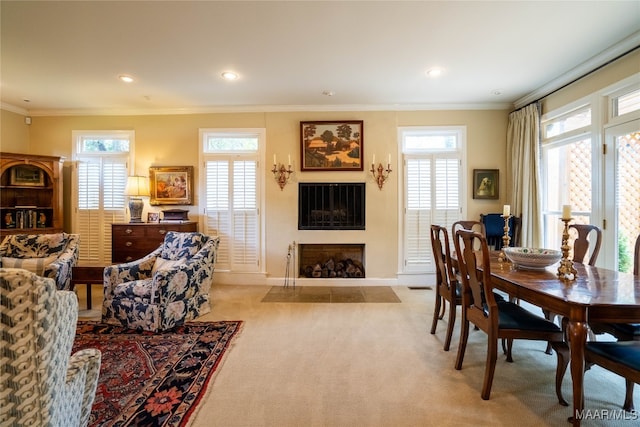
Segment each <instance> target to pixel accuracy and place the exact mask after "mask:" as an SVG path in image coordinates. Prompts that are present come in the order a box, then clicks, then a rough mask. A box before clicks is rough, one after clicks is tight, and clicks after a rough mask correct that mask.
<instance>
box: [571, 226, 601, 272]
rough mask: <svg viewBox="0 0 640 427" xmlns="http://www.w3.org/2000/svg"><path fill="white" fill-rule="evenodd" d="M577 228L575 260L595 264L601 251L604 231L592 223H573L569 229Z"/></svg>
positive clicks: (574, 243)
mask: <svg viewBox="0 0 640 427" xmlns="http://www.w3.org/2000/svg"><path fill="white" fill-rule="evenodd" d="M572 229H573V230H575V231H576V232H577V237H576V239H575V240H574V241H573V261H575V262H579V263H581V264H585V263H586V264H589V265H595V264H596V260H597V259H598V253H600V244H601V243H602V231H601V230H600V228H599V227H597V226H595V225H591V224H571V225H570V226H569V230H572Z"/></svg>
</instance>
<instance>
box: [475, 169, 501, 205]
mask: <svg viewBox="0 0 640 427" xmlns="http://www.w3.org/2000/svg"><path fill="white" fill-rule="evenodd" d="M499 173H500V171H499V170H498V169H474V170H473V198H474V199H497V198H499V191H498V182H499V181H498V179H499V177H500V176H499Z"/></svg>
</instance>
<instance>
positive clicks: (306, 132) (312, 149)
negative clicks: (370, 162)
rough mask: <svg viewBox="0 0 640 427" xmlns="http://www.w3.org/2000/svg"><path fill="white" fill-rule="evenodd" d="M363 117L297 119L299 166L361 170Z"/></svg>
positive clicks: (317, 168)
mask: <svg viewBox="0 0 640 427" xmlns="http://www.w3.org/2000/svg"><path fill="white" fill-rule="evenodd" d="M362 143H363V121H362V120H347V121H320V122H300V153H301V155H300V156H301V159H300V164H301V170H303V171H361V170H363V165H362V155H363V153H362Z"/></svg>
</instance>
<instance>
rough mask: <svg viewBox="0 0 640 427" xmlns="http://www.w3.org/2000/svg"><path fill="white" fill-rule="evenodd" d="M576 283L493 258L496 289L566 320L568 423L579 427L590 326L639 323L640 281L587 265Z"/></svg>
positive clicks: (554, 271)
mask: <svg viewBox="0 0 640 427" xmlns="http://www.w3.org/2000/svg"><path fill="white" fill-rule="evenodd" d="M573 266H574V268H575V271H576V274H575V277H573V278H572V279H566V278H564V277H561V276H559V275H558V266H557V264H555V265H554V266H551V267H546V268H544V269H526V268H523V267H519V266H516V265H514V264H513V263H511V262H509V261H500V260H499V259H498V256H497V255H496V256H493V255H492V257H491V267H490V268H491V278H492V284H493V287H494V288H495V289H498V290H501V291H503V292H505V293H507V294H508V295H509V296H510V298H514V299H521V300H524V301H527V302H529V303H531V304H533V305H536V306H538V307H540V308H542V309H545V310H548V311H550V312H552V313H556V314H559V315H561V316H564V317H565V318H566V319H567V338H568V340H569V348H570V351H571V360H570V371H571V379H572V386H573V412H572V416H571V417H569V421H571V422H572V423H573V425H574V426H579V425H580V422H581V418H583V413H584V412H583V409H584V408H583V405H584V399H583V396H584V370H585V359H584V350H585V344H586V342H587V336H588V331H589V323H590V322H610V323H640V276H634V275H632V274H630V273H622V272H618V271H615V270H609V269H606V268H600V267H595V266H591V265H587V264H581V263H573Z"/></svg>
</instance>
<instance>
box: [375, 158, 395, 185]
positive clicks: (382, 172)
mask: <svg viewBox="0 0 640 427" xmlns="http://www.w3.org/2000/svg"><path fill="white" fill-rule="evenodd" d="M370 172H371V174H372V175H373V179H375V180H376V183H377V184H378V188H379V189H380V190H382V186H383V185H384V183H385V181H386V180H387V179H388V178H389V174H390V173H391V172H393V171H392V170H391V154H389V159H388V161H387V168H386V169H385V168H384V167H383V166H382V163H378V167H377V168H376V155H375V154H374V155H373V160H372V161H371V170H370Z"/></svg>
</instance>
